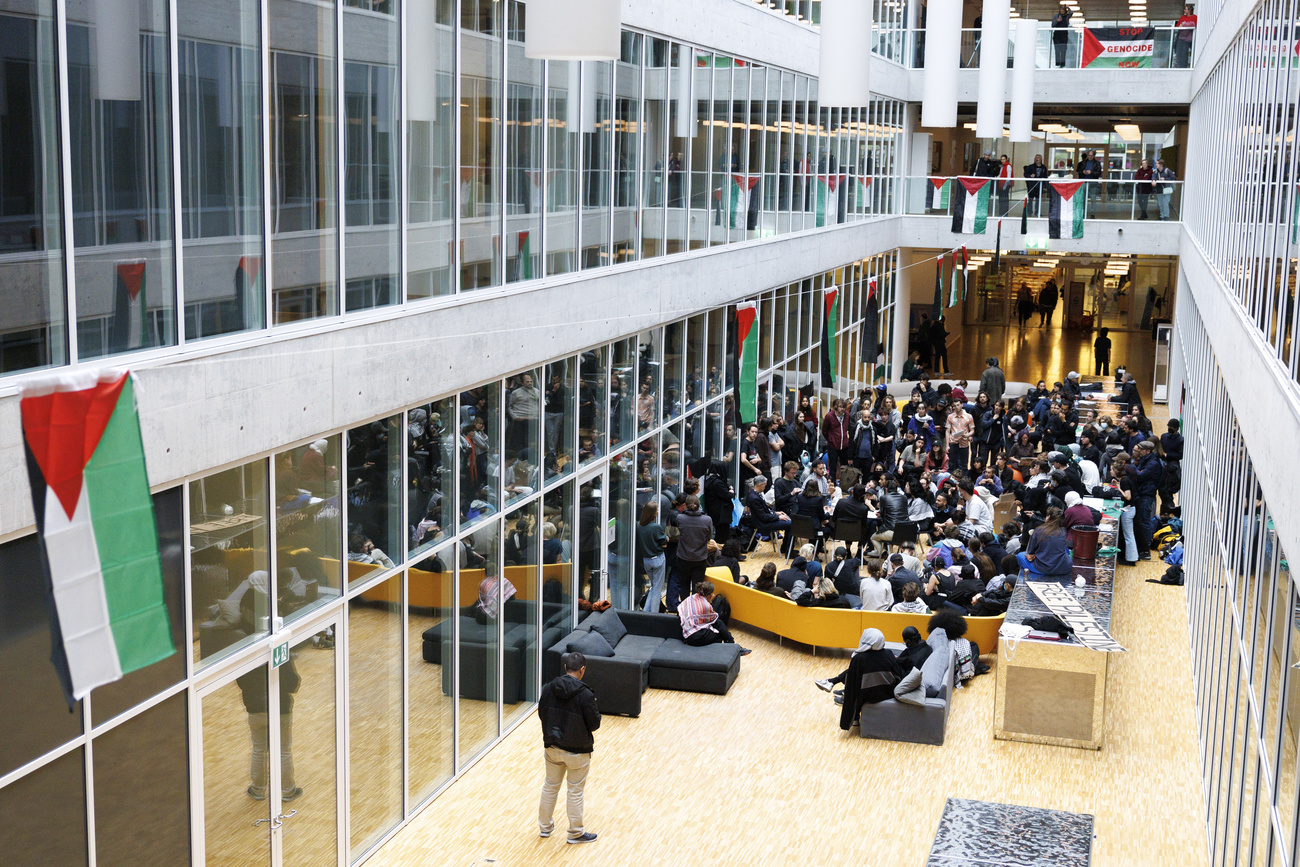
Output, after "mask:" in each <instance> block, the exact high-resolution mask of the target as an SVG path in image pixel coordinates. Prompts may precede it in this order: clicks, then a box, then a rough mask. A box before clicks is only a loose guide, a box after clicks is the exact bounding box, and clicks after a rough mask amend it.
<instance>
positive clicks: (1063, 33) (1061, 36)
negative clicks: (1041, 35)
mask: <svg viewBox="0 0 1300 867" xmlns="http://www.w3.org/2000/svg"><path fill="white" fill-rule="evenodd" d="M1072 15H1074V11H1073V10H1072V9H1070V7H1069V6H1066V5H1065V4H1064V3H1062V4H1061V8H1060V9H1058V10H1056V15H1055V16H1054V17H1053V18H1052V48H1054V49H1055V50H1056V66H1057V68H1058V69H1063V68H1065V52H1066V49H1067V48H1069V47H1070V16H1072Z"/></svg>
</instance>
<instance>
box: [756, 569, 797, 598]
mask: <svg viewBox="0 0 1300 867" xmlns="http://www.w3.org/2000/svg"><path fill="white" fill-rule="evenodd" d="M754 589H755V590H758V591H760V592H762V593H771V594H772V595H773V596H779V597H780V598H782V599H789V598H790V594H789V593H786V592H785V591H784V590H782V589H781V588H780V587H778V586H777V583H776V564H775V563H764V564H763V569H762V571H761V572H759V573H758V578H756V579H755V580H754Z"/></svg>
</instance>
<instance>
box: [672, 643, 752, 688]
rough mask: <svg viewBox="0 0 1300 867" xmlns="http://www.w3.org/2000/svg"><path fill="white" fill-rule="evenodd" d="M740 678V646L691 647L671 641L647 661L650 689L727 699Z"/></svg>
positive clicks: (711, 645)
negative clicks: (701, 693) (718, 696)
mask: <svg viewBox="0 0 1300 867" xmlns="http://www.w3.org/2000/svg"><path fill="white" fill-rule="evenodd" d="M739 674H740V645H738V644H709V645H706V646H704V647H691V646H690V645H689V644H685V643H683V642H681V641H678V640H677V639H675V638H670V639H669V640H667V641H665V642H664V643H663V645H662V646H661V647H660V648H659V649H658V650H656V651H655V655H654V656H653V657H651V659H650V685H651V686H653V687H654V688H656V689H680V690H686V691H688V692H709V693H713V694H714V695H726V694H727V690H729V689H731V685H732V684H733V683H735V681H736V676H737V675H739Z"/></svg>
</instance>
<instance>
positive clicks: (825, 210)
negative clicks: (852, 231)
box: [817, 175, 843, 228]
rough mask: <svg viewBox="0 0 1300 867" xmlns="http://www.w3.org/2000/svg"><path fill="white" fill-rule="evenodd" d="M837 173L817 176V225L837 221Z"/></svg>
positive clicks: (838, 193)
mask: <svg viewBox="0 0 1300 867" xmlns="http://www.w3.org/2000/svg"><path fill="white" fill-rule="evenodd" d="M842 187H843V184H841V183H840V177H839V175H818V177H817V227H818V228H821V227H822V226H825V225H828V224H830V223H838V222H839V214H840V189H841V188H842Z"/></svg>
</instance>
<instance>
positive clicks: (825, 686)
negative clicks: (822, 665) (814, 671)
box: [817, 680, 831, 692]
mask: <svg viewBox="0 0 1300 867" xmlns="http://www.w3.org/2000/svg"><path fill="white" fill-rule="evenodd" d="M817 688H818V689H820V690H822V691H823V692H830V691H831V682H830V681H829V680H819V681H817Z"/></svg>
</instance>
